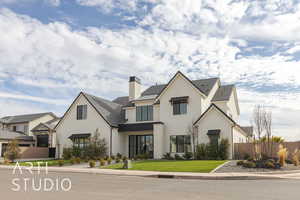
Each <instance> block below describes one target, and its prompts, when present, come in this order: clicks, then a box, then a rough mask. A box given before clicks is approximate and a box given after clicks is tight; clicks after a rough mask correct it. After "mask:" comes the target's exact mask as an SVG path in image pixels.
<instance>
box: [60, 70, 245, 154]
mask: <svg viewBox="0 0 300 200" xmlns="http://www.w3.org/2000/svg"><path fill="white" fill-rule="evenodd" d="M141 88H142V87H141V80H140V79H139V78H137V77H134V76H133V77H130V78H129V96H124V97H118V98H116V99H115V100H113V101H110V100H106V99H103V98H101V97H96V96H94V95H90V94H87V93H84V92H81V93H80V94H79V95H78V96H77V97H76V98H75V100H74V101H73V103H72V104H71V106H70V107H69V109H68V110H67V111H66V112H65V114H64V116H63V117H62V118H61V120H60V122H59V123H58V124H57V125H56V127H55V130H56V137H57V138H56V142H57V144H56V147H57V156H58V157H61V156H62V153H63V148H64V147H70V146H72V145H78V146H79V147H81V146H84V144H85V142H86V141H87V140H88V139H89V137H91V136H92V135H93V134H94V132H95V130H96V129H98V130H99V132H100V134H101V137H104V138H105V139H106V141H107V143H108V146H109V154H110V155H116V154H117V153H121V154H122V155H126V156H128V157H134V156H136V155H138V154H144V153H148V154H149V155H151V156H152V157H153V158H155V159H159V158H162V156H163V154H165V153H167V152H170V153H174V154H175V153H179V154H180V153H184V152H185V151H191V149H192V145H191V134H192V133H193V134H195V135H196V136H197V138H198V143H209V142H218V141H220V139H221V138H227V139H228V140H229V143H230V152H229V155H230V158H232V157H233V150H234V149H233V148H234V145H233V144H234V143H241V142H246V140H247V137H248V135H249V134H251V133H250V132H249V130H251V128H249V127H241V126H240V125H239V124H238V121H239V116H240V108H239V103H238V97H237V91H236V87H235V86H234V85H221V82H220V79H219V78H210V79H201V80H190V79H189V78H188V77H186V76H185V75H184V74H182V73H181V72H177V73H176V74H175V75H174V76H173V78H172V79H171V80H170V81H169V82H168V83H166V84H164V85H153V86H151V87H149V88H147V89H146V90H144V91H141Z"/></svg>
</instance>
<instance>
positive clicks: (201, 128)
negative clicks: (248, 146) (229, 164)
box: [196, 108, 233, 158]
mask: <svg viewBox="0 0 300 200" xmlns="http://www.w3.org/2000/svg"><path fill="white" fill-rule="evenodd" d="M196 125H198V142H199V144H201V143H205V144H206V143H209V137H208V135H207V132H208V130H214V129H220V130H221V132H220V139H222V138H224V139H228V141H229V144H230V148H229V157H230V158H232V148H233V145H232V125H233V124H232V123H231V122H230V121H229V120H228V119H226V117H225V116H224V115H222V114H221V113H220V112H219V111H217V110H216V109H214V108H212V110H210V111H209V112H208V113H206V115H205V116H204V117H203V118H202V119H201V120H200V121H199V122H198V123H197V124H196Z"/></svg>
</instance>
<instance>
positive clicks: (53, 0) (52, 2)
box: [46, 0, 60, 7]
mask: <svg viewBox="0 0 300 200" xmlns="http://www.w3.org/2000/svg"><path fill="white" fill-rule="evenodd" d="M46 2H48V3H49V4H50V5H52V6H55V7H57V6H59V5H60V0H46Z"/></svg>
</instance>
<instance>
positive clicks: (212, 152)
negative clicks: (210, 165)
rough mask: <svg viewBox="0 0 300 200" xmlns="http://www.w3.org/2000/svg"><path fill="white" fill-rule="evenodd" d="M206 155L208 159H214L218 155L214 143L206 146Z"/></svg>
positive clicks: (216, 146)
mask: <svg viewBox="0 0 300 200" xmlns="http://www.w3.org/2000/svg"><path fill="white" fill-rule="evenodd" d="M207 147H208V149H207V150H208V155H207V158H208V159H209V160H214V159H217V157H218V156H219V155H218V145H216V144H209V145H208V146H207Z"/></svg>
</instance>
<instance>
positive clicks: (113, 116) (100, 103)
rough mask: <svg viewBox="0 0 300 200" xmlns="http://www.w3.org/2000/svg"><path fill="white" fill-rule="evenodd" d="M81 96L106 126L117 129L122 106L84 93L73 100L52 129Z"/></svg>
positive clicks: (120, 118)
mask: <svg viewBox="0 0 300 200" xmlns="http://www.w3.org/2000/svg"><path fill="white" fill-rule="evenodd" d="M81 95H82V96H83V97H85V98H86V100H87V101H88V102H89V103H90V104H91V105H92V107H93V108H94V109H95V110H96V112H97V113H98V114H99V115H100V116H101V117H102V118H103V119H104V120H105V121H106V122H107V123H108V125H110V126H112V127H118V124H119V123H122V122H123V119H122V114H121V111H122V105H120V104H117V103H114V102H112V101H109V100H107V99H103V98H101V97H96V96H94V95H91V94H88V93H85V92H80V93H79V95H78V96H77V97H76V98H75V100H74V101H73V103H72V104H71V106H70V107H69V108H68V110H67V111H66V112H65V114H64V116H63V117H62V118H61V120H60V121H59V122H58V123H57V124H56V126H55V127H54V128H55V129H56V127H57V126H58V125H59V124H60V123H61V122H62V120H63V119H64V117H65V116H66V114H67V113H68V112H69V110H70V109H71V107H72V106H73V105H74V103H75V102H76V100H77V99H78V98H79V97H80V96H81Z"/></svg>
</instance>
